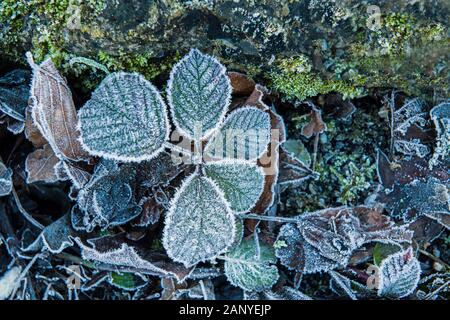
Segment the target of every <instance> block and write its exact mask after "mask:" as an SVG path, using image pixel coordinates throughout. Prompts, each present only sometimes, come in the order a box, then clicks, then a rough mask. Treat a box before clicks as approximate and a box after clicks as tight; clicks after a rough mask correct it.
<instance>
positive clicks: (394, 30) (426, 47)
mask: <svg viewBox="0 0 450 320" xmlns="http://www.w3.org/2000/svg"><path fill="white" fill-rule="evenodd" d="M362 23H363V22H362ZM360 30H361V31H360V33H359V35H358V36H357V37H356V39H358V41H357V42H355V43H353V44H352V45H351V46H349V50H348V52H347V53H348V54H347V55H346V56H344V57H340V58H338V59H335V60H334V61H333V65H334V66H336V68H335V69H334V70H333V71H334V73H335V75H336V76H339V74H340V75H344V76H347V77H350V78H351V77H355V76H356V77H360V80H361V81H362V82H363V83H364V85H365V86H366V87H368V88H377V87H384V88H385V87H394V88H397V89H400V90H403V91H405V92H406V93H408V94H410V95H420V96H422V97H423V98H425V99H429V98H430V97H433V96H442V97H446V96H448V94H449V89H448V52H449V49H450V39H449V37H448V30H447V28H446V27H445V26H444V25H442V24H439V23H433V22H431V23H430V22H428V23H424V22H423V21H418V20H416V19H415V18H414V17H413V16H411V15H408V14H402V13H393V14H389V15H385V16H384V17H383V19H382V21H381V28H379V29H378V30H376V31H370V30H367V28H365V27H363V26H361V27H360Z"/></svg>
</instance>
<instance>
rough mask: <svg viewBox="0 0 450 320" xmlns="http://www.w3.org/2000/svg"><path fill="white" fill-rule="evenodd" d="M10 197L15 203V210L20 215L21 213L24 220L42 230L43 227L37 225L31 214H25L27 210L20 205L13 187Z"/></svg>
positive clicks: (39, 224)
mask: <svg viewBox="0 0 450 320" xmlns="http://www.w3.org/2000/svg"><path fill="white" fill-rule="evenodd" d="M12 195H13V197H14V201H15V202H16V206H17V209H19V211H20V213H22V215H23V216H24V218H25V219H26V220H27V221H28V222H29V223H31V224H32V225H33V226H35V227H36V228H38V229H40V230H44V229H45V226H43V225H42V224H41V223H39V221H37V220H36V219H34V218H33V217H32V216H31V214H29V213H28V212H27V210H25V208H24V207H23V206H22V203H20V199H19V197H18V195H17V192H16V190H15V189H14V186H13V187H12Z"/></svg>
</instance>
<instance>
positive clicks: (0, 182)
mask: <svg viewBox="0 0 450 320" xmlns="http://www.w3.org/2000/svg"><path fill="white" fill-rule="evenodd" d="M12 174H13V172H12V170H11V169H9V168H6V167H5V165H4V164H3V162H1V161H0V197H2V196H6V195H8V194H9V193H10V192H11V191H12V185H13V184H12Z"/></svg>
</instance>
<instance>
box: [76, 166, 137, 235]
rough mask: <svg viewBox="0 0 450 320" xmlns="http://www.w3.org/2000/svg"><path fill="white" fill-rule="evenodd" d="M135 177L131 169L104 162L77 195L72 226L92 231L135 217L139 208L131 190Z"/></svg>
mask: <svg viewBox="0 0 450 320" xmlns="http://www.w3.org/2000/svg"><path fill="white" fill-rule="evenodd" d="M108 166H110V167H109V168H108ZM135 176H136V169H135V168H134V167H131V166H126V165H124V166H122V167H120V168H116V167H115V166H114V165H112V164H111V165H110V164H109V163H108V162H103V163H100V165H99V168H97V170H96V171H95V173H94V175H93V177H92V178H91V181H89V183H87V184H86V185H85V186H84V187H83V188H82V189H81V190H80V192H79V194H78V198H77V202H78V207H79V208H76V207H74V209H73V210H72V225H73V227H74V228H75V229H77V230H80V229H82V230H87V231H92V230H93V229H94V228H95V227H97V226H99V227H101V228H102V229H103V230H104V229H107V228H109V227H112V226H117V225H121V224H124V223H126V222H128V221H130V220H132V219H133V218H135V217H136V216H138V215H139V214H140V212H141V210H142V208H141V207H140V206H139V205H138V204H137V202H136V199H135V197H134V195H133V192H132V188H131V183H132V181H133V179H134V177H135Z"/></svg>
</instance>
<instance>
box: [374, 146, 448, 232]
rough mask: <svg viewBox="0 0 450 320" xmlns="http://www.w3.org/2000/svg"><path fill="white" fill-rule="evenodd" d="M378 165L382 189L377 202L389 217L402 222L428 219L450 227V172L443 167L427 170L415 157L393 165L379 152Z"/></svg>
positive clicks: (427, 167) (424, 161) (422, 161)
mask: <svg viewBox="0 0 450 320" xmlns="http://www.w3.org/2000/svg"><path fill="white" fill-rule="evenodd" d="M377 165H378V176H379V180H380V181H381V185H382V187H384V188H382V190H380V191H379V192H378V193H377V195H376V201H378V202H380V203H382V204H383V205H385V207H386V209H387V211H388V212H389V214H390V215H391V216H393V217H396V218H401V219H403V221H405V222H413V221H415V220H416V219H417V218H419V217H421V216H427V217H428V218H430V219H434V220H436V221H438V222H439V223H441V224H442V225H443V226H445V227H446V228H449V226H450V225H449V220H450V192H449V187H450V173H449V171H448V169H447V167H446V165H445V164H440V165H437V166H434V167H432V168H430V167H429V166H428V163H427V161H426V160H424V159H421V158H418V157H412V158H411V159H406V160H403V161H400V162H398V163H395V164H392V163H390V162H389V161H388V160H387V157H386V156H385V155H384V154H383V153H381V152H379V153H378V164H377Z"/></svg>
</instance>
